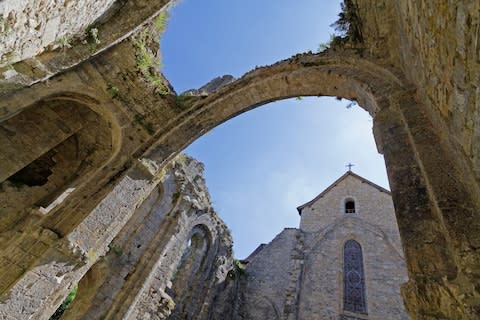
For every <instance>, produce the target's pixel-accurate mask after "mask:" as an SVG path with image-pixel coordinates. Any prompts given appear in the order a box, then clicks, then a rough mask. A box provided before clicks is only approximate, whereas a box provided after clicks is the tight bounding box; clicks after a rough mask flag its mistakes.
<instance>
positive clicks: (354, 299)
mask: <svg viewBox="0 0 480 320" xmlns="http://www.w3.org/2000/svg"><path fill="white" fill-rule="evenodd" d="M343 285H344V292H343V309H344V310H346V311H351V312H358V313H363V314H366V313H367V304H366V298H365V274H364V271H363V256H362V247H361V246H360V244H359V243H358V242H357V241H355V240H348V241H347V242H345V246H344V250H343Z"/></svg>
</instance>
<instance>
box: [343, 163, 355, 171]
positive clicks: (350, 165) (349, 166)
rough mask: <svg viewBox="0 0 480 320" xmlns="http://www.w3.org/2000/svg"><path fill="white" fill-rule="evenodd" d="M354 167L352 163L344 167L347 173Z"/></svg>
mask: <svg viewBox="0 0 480 320" xmlns="http://www.w3.org/2000/svg"><path fill="white" fill-rule="evenodd" d="M353 166H354V164H352V163H349V164H347V165H346V166H345V167H348V171H352V167H353Z"/></svg>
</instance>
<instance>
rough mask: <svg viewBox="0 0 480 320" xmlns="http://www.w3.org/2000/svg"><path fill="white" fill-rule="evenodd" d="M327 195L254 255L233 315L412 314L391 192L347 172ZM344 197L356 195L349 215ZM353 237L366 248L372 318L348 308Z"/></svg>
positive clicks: (330, 316)
mask: <svg viewBox="0 0 480 320" xmlns="http://www.w3.org/2000/svg"><path fill="white" fill-rule="evenodd" d="M382 190H383V189H382ZM322 194H323V195H324V196H323V197H321V198H318V199H314V200H313V202H310V203H309V204H307V205H306V206H305V207H303V208H302V210H301V211H302V221H301V229H285V230H284V231H283V232H282V233H280V234H279V235H278V236H277V237H276V238H275V239H274V240H272V242H270V243H269V244H267V245H265V246H264V247H263V248H261V250H260V251H258V252H256V253H255V254H254V255H253V256H252V257H251V258H247V260H248V264H247V266H246V269H245V273H246V275H245V279H244V280H243V282H242V286H241V287H240V288H239V289H238V291H237V293H236V295H237V301H238V304H239V308H238V311H236V313H235V315H234V319H259V320H260V319H340V317H341V316H342V315H345V316H351V317H354V318H359V319H364V318H365V319H366V318H368V319H372V320H373V319H375V320H381V319H392V320H394V319H395V320H404V319H408V317H407V315H406V311H405V308H404V306H403V301H402V297H401V294H400V285H401V284H402V283H404V282H405V281H407V273H406V265H405V260H404V256H403V250H402V247H401V243H400V238H399V232H398V227H397V226H396V222H395V216H394V211H393V206H392V201H391V197H390V195H389V193H388V192H386V191H381V190H379V189H378V188H376V187H374V186H372V185H371V184H369V183H366V182H365V181H363V180H362V179H359V178H357V177H354V176H352V175H350V174H349V173H347V174H346V176H345V177H342V179H341V180H339V181H338V182H337V183H336V184H334V185H333V188H331V189H329V190H328V192H326V193H322ZM345 198H350V199H351V198H353V199H355V204H356V209H357V208H358V211H357V212H356V213H348V214H346V213H345V207H344V200H345ZM310 224H311V225H310ZM347 240H355V241H357V242H358V243H360V245H361V246H362V251H363V262H362V263H363V265H364V271H365V282H366V301H367V312H368V317H366V316H365V315H363V314H356V313H351V312H348V311H344V309H343V294H344V293H343V283H344V280H343V276H344V269H343V265H344V261H343V249H344V244H345V242H346V241H347Z"/></svg>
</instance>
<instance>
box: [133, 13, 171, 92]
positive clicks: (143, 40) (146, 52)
mask: <svg viewBox="0 0 480 320" xmlns="http://www.w3.org/2000/svg"><path fill="white" fill-rule="evenodd" d="M167 21H168V13H167V12H166V11H162V12H161V13H160V14H159V15H158V17H157V18H155V19H154V21H153V22H151V23H150V25H148V26H147V27H146V28H144V29H143V30H142V31H140V32H139V33H138V34H137V35H136V36H135V37H133V45H134V46H135V48H136V54H135V59H136V62H137V67H138V70H139V71H140V72H141V74H142V75H143V77H144V78H145V80H146V81H147V82H148V83H150V84H151V85H152V86H153V87H154V88H155V89H156V91H157V92H159V93H160V94H162V95H167V94H168V92H169V91H168V88H167V86H166V85H165V79H164V78H163V76H162V75H161V73H160V69H161V68H162V59H161V55H160V50H159V44H158V43H159V40H160V36H161V35H162V34H163V32H164V31H165V28H166V25H167Z"/></svg>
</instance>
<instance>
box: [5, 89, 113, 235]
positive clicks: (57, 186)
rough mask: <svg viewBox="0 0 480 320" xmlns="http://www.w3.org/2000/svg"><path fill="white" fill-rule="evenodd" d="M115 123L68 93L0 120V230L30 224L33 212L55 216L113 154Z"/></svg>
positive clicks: (92, 106)
mask: <svg viewBox="0 0 480 320" xmlns="http://www.w3.org/2000/svg"><path fill="white" fill-rule="evenodd" d="M115 127H116V126H112V125H111V120H110V119H106V117H105V114H102V113H101V109H100V108H99V107H97V106H95V104H94V103H92V99H88V98H87V97H85V96H83V95H72V94H70V93H61V94H60V93H59V94H57V95H53V96H47V97H43V98H41V99H39V100H37V101H36V102H34V103H32V104H31V105H29V106H26V107H24V108H22V109H21V110H20V111H19V112H18V113H17V114H14V115H12V116H10V118H8V119H5V120H4V121H2V122H1V123H0V146H1V149H2V154H1V155H0V158H1V161H2V164H3V165H2V168H1V169H0V187H1V188H2V191H3V192H2V193H1V194H0V199H1V202H2V208H0V211H1V212H2V214H1V218H0V219H1V220H2V221H1V222H2V223H1V225H2V230H0V232H2V231H6V230H8V229H11V226H12V225H14V224H15V225H22V224H24V223H28V220H29V218H28V216H29V215H30V214H31V213H34V214H35V215H36V216H40V217H41V216H45V215H49V216H50V215H53V214H55V211H56V210H57V209H58V207H59V206H60V204H61V203H62V202H63V201H65V199H67V198H69V196H70V194H71V193H72V192H74V191H75V190H76V189H77V188H79V187H80V186H81V185H82V184H84V183H85V182H86V181H88V179H89V178H91V177H92V175H93V174H94V173H95V172H97V171H98V170H99V169H101V168H102V166H103V165H105V163H108V162H109V161H110V159H111V158H112V157H113V156H114V154H115V153H116V151H117V150H118V145H119V142H118V135H116V134H113V131H114V130H115ZM25 218H28V219H27V220H25ZM34 220H35V219H34Z"/></svg>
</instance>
